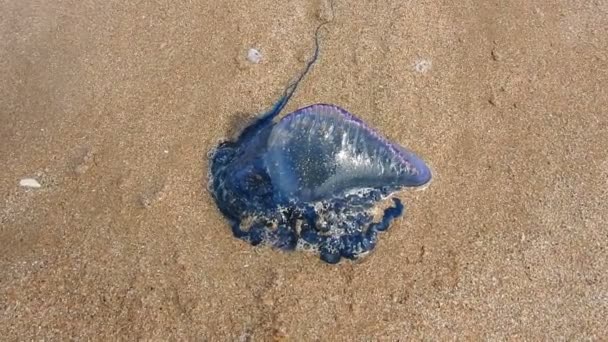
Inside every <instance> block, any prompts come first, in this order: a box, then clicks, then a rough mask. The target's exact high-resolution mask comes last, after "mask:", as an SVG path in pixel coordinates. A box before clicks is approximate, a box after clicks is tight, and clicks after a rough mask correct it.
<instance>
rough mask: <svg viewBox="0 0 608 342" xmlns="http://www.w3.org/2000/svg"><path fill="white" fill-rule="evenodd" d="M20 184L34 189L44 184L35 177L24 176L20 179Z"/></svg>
mask: <svg viewBox="0 0 608 342" xmlns="http://www.w3.org/2000/svg"><path fill="white" fill-rule="evenodd" d="M19 185H20V186H22V187H24V188H32V189H38V188H40V187H41V186H42V185H40V183H38V181H37V180H35V179H34V178H23V179H22V180H20V181H19Z"/></svg>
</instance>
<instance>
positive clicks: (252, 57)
mask: <svg viewBox="0 0 608 342" xmlns="http://www.w3.org/2000/svg"><path fill="white" fill-rule="evenodd" d="M247 60H249V61H250V62H251V63H254V64H258V63H260V61H261V60H262V53H260V51H258V50H256V49H249V51H247Z"/></svg>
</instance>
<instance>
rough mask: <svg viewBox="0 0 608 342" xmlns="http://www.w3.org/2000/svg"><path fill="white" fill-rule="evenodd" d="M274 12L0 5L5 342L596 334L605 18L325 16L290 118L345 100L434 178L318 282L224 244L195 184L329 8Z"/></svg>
mask: <svg viewBox="0 0 608 342" xmlns="http://www.w3.org/2000/svg"><path fill="white" fill-rule="evenodd" d="M130 3H132V4H130ZM276 4H277V2H275V1H269V0H261V1H256V2H255V3H249V4H248V3H247V2H243V1H221V2H215V1H157V2H149V3H147V2H142V3H139V4H135V3H134V2H126V1H125V2H113V1H34V0H25V1H0V161H1V164H2V170H1V174H0V193H1V194H2V201H1V202H0V336H2V339H3V340H11V341H12V340H30V339H36V340H39V339H47V340H65V339H72V338H74V339H82V340H87V339H93V340H113V339H126V340H132V339H155V340H212V341H221V340H242V341H248V340H255V341H262V340H273V339H274V340H281V339H284V340H293V341H311V340H312V341H314V340H325V341H327V340H336V341H340V340H344V341H346V340H349V341H350V340H355V341H358V340H375V339H377V338H380V337H383V338H382V339H383V340H391V341H394V340H397V339H401V340H406V339H422V338H424V339H431V340H436V339H452V338H455V337H459V338H461V339H466V340H477V339H505V338H510V339H513V340H525V339H529V340H538V339H552V338H557V337H561V338H565V339H575V340H578V339H597V340H599V339H606V338H608V328H607V327H606V324H605V318H606V317H608V276H607V272H606V271H607V270H608V250H607V248H608V235H607V234H608V233H607V230H606V229H607V227H608V152H606V146H607V144H608V113H607V110H608V91H607V90H606V87H607V86H608V57H607V56H608V3H606V2H605V1H558V2H551V1H523V0H518V1H510V2H502V1H490V2H484V3H480V2H475V1H461V2H450V1H426V2H408V1H406V2H404V1H388V2H365V1H364V2H361V1H351V2H348V3H347V2H344V1H336V2H335V4H334V16H333V21H332V22H331V23H330V24H329V25H327V27H326V30H325V31H324V33H323V38H322V47H321V49H322V51H321V58H320V60H319V61H318V63H317V64H316V65H315V66H314V69H313V70H312V72H311V73H310V75H309V76H308V78H306V79H305V80H304V82H303V83H302V84H301V85H300V88H299V90H298V92H297V93H296V94H295V96H294V98H293V99H292V101H291V102H290V103H289V105H288V107H287V108H286V109H287V110H286V111H285V112H289V111H291V110H294V109H297V108H299V107H302V106H305V105H308V104H312V103H316V102H327V103H335V104H337V105H340V106H342V107H344V108H346V109H347V110H349V111H351V112H352V113H354V114H356V115H358V116H359V117H361V118H362V119H364V120H366V121H367V122H368V123H370V124H371V125H372V126H374V127H375V128H377V129H378V130H380V131H381V132H382V133H384V134H385V135H387V136H388V137H389V138H391V139H393V140H395V141H397V142H399V143H401V144H403V145H404V146H407V147H408V148H410V149H412V150H414V151H416V152H417V153H418V154H420V155H421V156H422V157H423V158H424V159H425V160H427V161H428V162H429V164H430V165H431V167H432V168H433V170H434V175H435V178H434V180H433V183H432V184H431V186H430V187H428V188H427V189H426V190H425V191H416V192H414V191H410V192H407V193H405V194H404V196H403V199H404V202H405V204H406V206H407V212H406V215H405V217H404V218H402V219H399V220H397V221H396V222H395V224H394V225H393V226H392V227H391V229H390V230H389V231H388V232H387V233H385V234H384V235H382V237H381V240H380V243H379V244H378V247H377V248H376V250H375V251H374V253H373V254H371V255H370V256H369V257H367V258H366V259H364V260H363V261H361V262H358V263H349V262H347V263H342V264H340V265H337V266H331V265H327V264H324V263H322V262H321V261H320V260H318V258H317V257H316V256H314V255H307V254H303V253H292V254H286V253H281V252H277V251H273V250H270V249H266V248H261V249H256V248H252V247H250V246H248V245H247V244H245V243H243V242H241V241H239V240H236V239H234V238H233V237H232V236H231V233H230V230H229V227H228V226H227V224H226V222H225V221H224V220H223V219H222V217H221V216H220V214H219V212H218V211H217V209H216V207H215V206H214V204H213V202H212V200H211V198H210V195H209V193H208V192H207V191H206V182H207V179H206V174H207V159H206V153H207V152H208V151H209V150H210V149H211V148H212V147H213V146H214V145H216V144H217V142H218V141H220V140H221V139H223V138H225V137H227V136H228V134H229V132H231V131H233V130H234V126H235V125H237V126H238V125H242V123H243V120H247V118H250V117H251V115H254V114H255V113H260V112H263V111H264V110H265V109H267V108H268V107H270V106H271V105H272V103H273V102H274V101H275V100H276V99H277V98H278V96H279V95H280V94H281V92H282V90H283V88H284V87H285V86H286V84H287V83H288V81H289V80H290V79H291V78H292V77H293V76H294V75H296V74H297V73H298V72H299V71H300V70H301V68H302V66H303V64H304V62H305V61H306V59H307V58H308V57H309V55H310V54H311V52H312V51H311V49H312V36H313V33H314V30H315V27H316V26H317V25H318V24H319V22H320V20H322V19H331V17H332V16H331V13H330V12H329V10H328V6H327V3H325V2H323V1H288V2H285V3H283V4H282V5H281V6H277V5H276ZM249 48H257V49H259V50H260V52H261V53H262V55H263V58H262V62H261V63H260V64H251V63H249V62H247V60H246V55H247V51H248V49H249ZM25 177H34V178H36V179H37V180H38V181H39V182H40V183H41V185H42V186H41V188H40V189H31V190H27V189H24V188H21V187H19V180H20V179H22V178H25Z"/></svg>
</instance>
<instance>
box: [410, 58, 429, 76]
mask: <svg viewBox="0 0 608 342" xmlns="http://www.w3.org/2000/svg"><path fill="white" fill-rule="evenodd" d="M432 65H433V64H432V63H431V61H430V60H428V59H417V60H416V61H415V62H414V71H416V72H419V73H422V74H424V73H425V72H427V71H429V70H431V66H432Z"/></svg>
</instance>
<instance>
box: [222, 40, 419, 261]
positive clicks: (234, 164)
mask: <svg viewBox="0 0 608 342" xmlns="http://www.w3.org/2000/svg"><path fill="white" fill-rule="evenodd" d="M317 37H318V31H317ZM316 43H317V44H316V48H315V54H314V56H313V58H312V59H311V61H310V62H309V63H308V64H307V66H306V69H305V70H304V72H303V73H302V74H301V75H300V76H299V78H298V79H297V80H296V81H295V82H293V83H292V84H291V85H290V86H289V87H288V88H287V89H286V90H285V93H284V94H283V96H282V97H281V98H280V99H279V101H278V102H277V103H276V104H275V105H274V106H273V108H272V109H271V110H270V111H269V112H267V113H266V114H264V115H262V116H260V117H258V118H257V119H256V120H255V121H254V122H253V123H252V124H251V125H249V126H248V127H247V128H245V129H244V130H243V131H242V132H241V134H240V135H239V136H238V137H237V138H236V139H235V140H233V141H226V142H223V143H221V144H220V145H219V146H218V147H217V148H216V149H214V150H213V151H212V152H211V154H210V190H211V193H212V195H213V198H214V199H215V202H216V204H217V206H218V208H219V209H220V211H221V212H222V214H223V215H224V216H225V217H226V218H227V219H228V220H229V221H230V223H231V226H232V231H233V233H234V235H235V236H236V237H237V238H240V239H243V240H246V241H248V242H249V243H251V244H252V245H260V244H266V245H271V246H274V247H276V248H280V249H283V250H294V249H303V250H311V251H315V252H317V253H319V255H320V257H321V259H322V260H324V261H326V262H328V263H337V262H338V261H340V259H341V258H342V257H345V258H348V259H357V258H359V257H360V256H362V255H364V254H366V253H367V252H369V251H371V250H372V249H373V248H374V246H375V245H376V242H377V237H378V233H379V232H382V231H384V230H386V229H387V228H388V227H389V225H390V223H391V221H392V220H393V219H395V218H397V217H399V216H401V215H402V213H403V210H404V207H403V204H402V203H401V201H400V200H399V199H397V198H393V206H390V207H388V208H385V209H384V210H383V212H382V211H380V213H381V215H375V212H377V211H378V204H379V203H381V202H382V200H383V199H385V198H387V197H388V196H389V195H391V194H392V193H394V192H396V191H398V190H400V189H402V188H404V187H413V186H421V185H424V184H426V183H428V182H429V181H430V179H431V172H430V170H429V168H428V167H427V166H426V165H425V163H424V162H423V161H422V160H421V159H420V158H418V157H417V156H416V155H414V154H413V153H412V152H410V151H408V150H406V149H405V148H403V147H401V146H399V145H396V144H394V143H391V142H389V141H388V140H386V139H385V138H383V137H382V136H380V135H379V134H378V133H377V132H375V131H374V130H372V129H371V128H369V127H368V126H367V125H366V124H365V123H364V122H362V121H361V120H359V119H357V118H356V117H355V116H353V115H352V114H350V113H348V112H347V111H346V110H344V109H342V108H340V107H337V106H335V105H328V104H315V105H311V106H308V107H305V108H301V109H298V110H296V111H295V112H293V113H291V114H288V115H286V116H285V117H284V118H282V119H281V120H279V121H278V122H275V121H274V119H275V118H276V117H277V116H278V115H279V113H280V112H281V110H282V109H283V107H284V106H285V105H286V104H287V102H288V101H289V99H290V97H291V95H292V94H293V92H294V91H295V89H296V87H297V85H298V83H299V82H300V81H301V80H302V78H303V77H304V76H305V75H306V73H307V72H308V71H309V69H310V67H311V66H312V64H313V63H314V62H315V61H316V59H317V56H318V39H317V40H316ZM375 216H380V217H379V218H378V219H377V220H374V217H375Z"/></svg>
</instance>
